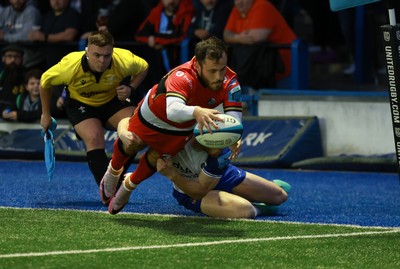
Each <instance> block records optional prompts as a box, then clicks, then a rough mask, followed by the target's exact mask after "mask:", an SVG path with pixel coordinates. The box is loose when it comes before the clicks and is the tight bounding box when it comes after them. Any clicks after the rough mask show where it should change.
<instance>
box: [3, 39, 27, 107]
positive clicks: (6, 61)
mask: <svg viewBox="0 0 400 269" xmlns="http://www.w3.org/2000/svg"><path fill="white" fill-rule="evenodd" d="M2 55H3V56H2V58H1V59H2V63H3V70H1V72H0V111H3V110H4V109H5V108H6V107H8V106H11V105H13V104H15V102H16V100H17V96H18V95H19V94H20V93H23V92H24V75H25V71H26V68H25V67H24V66H23V64H22V61H23V56H24V49H23V48H22V47H20V46H19V45H16V44H10V45H8V46H6V47H4V48H3V50H2Z"/></svg>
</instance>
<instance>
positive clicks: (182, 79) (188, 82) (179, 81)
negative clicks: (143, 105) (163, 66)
mask: <svg viewBox="0 0 400 269" xmlns="http://www.w3.org/2000/svg"><path fill="white" fill-rule="evenodd" d="M165 88H166V97H167V98H168V97H170V96H171V97H177V98H180V99H182V100H183V101H184V102H185V104H186V103H187V101H188V96H189V95H190V92H191V91H192V88H193V79H192V78H191V77H189V74H188V73H187V72H184V71H181V70H177V71H175V72H172V73H171V75H170V76H169V77H168V79H167V80H166V81H165Z"/></svg>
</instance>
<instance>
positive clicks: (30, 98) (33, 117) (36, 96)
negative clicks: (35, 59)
mask: <svg viewBox="0 0 400 269" xmlns="http://www.w3.org/2000/svg"><path fill="white" fill-rule="evenodd" d="M41 76H42V71H41V70H39V69H32V70H30V71H28V73H26V76H25V89H26V91H25V92H24V93H21V94H19V95H18V97H17V100H16V102H15V104H13V105H12V106H11V107H7V108H6V109H5V110H3V112H2V117H3V119H4V120H9V121H18V122H35V121H38V120H39V119H40V115H41V114H42V106H41V103H40V90H39V85H40V77H41Z"/></svg>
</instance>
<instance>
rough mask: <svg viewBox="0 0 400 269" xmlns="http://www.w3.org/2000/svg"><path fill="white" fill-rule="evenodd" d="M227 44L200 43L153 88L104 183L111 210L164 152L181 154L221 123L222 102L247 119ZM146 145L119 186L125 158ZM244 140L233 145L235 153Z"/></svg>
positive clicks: (229, 111) (117, 209) (118, 144)
mask: <svg viewBox="0 0 400 269" xmlns="http://www.w3.org/2000/svg"><path fill="white" fill-rule="evenodd" d="M227 61H228V58H227V47H226V44H225V43H224V42H223V41H222V40H220V39H218V38H216V37H211V38H209V39H206V40H203V41H201V42H199V43H198V44H197V45H196V48H195V56H194V57H193V58H192V59H191V60H190V61H188V62H186V63H184V64H182V65H180V66H178V67H176V68H174V69H173V70H171V71H170V72H169V73H168V74H166V75H165V76H164V77H163V78H162V79H161V81H160V83H159V84H157V85H155V86H153V88H152V89H151V90H150V91H149V92H148V93H147V95H146V96H145V98H144V99H143V100H142V101H141V103H140V104H139V105H138V107H137V108H136V110H135V113H134V114H133V116H132V117H131V118H130V120H129V126H128V131H130V132H131V135H132V137H131V138H130V139H133V140H134V141H135V143H131V146H129V147H127V146H126V145H127V143H123V141H122V140H121V139H117V140H116V141H115V143H114V152H113V156H112V159H111V161H110V164H109V166H108V169H107V172H106V173H105V175H104V177H103V179H102V181H101V183H100V196H101V200H102V202H103V203H104V204H108V203H109V208H108V211H109V212H110V213H111V214H116V213H118V212H120V211H121V210H122V209H123V207H124V206H125V204H126V203H128V201H129V197H130V195H131V192H132V190H133V189H135V188H136V186H137V185H138V184H139V183H140V182H142V181H143V180H145V179H147V178H148V177H150V176H151V175H153V174H154V173H155V172H156V168H155V167H156V163H157V159H158V158H159V157H160V156H164V155H168V156H175V155H176V154H177V153H178V152H179V151H180V150H182V149H183V148H184V146H185V144H186V142H187V141H188V140H189V139H190V138H191V136H192V134H193V128H194V126H195V124H196V123H198V124H199V128H200V129H202V127H203V126H204V127H205V128H207V129H208V130H209V131H211V129H210V126H214V127H215V128H217V126H216V124H215V122H214V121H216V120H221V119H220V118H219V117H218V114H219V113H220V112H219V111H218V110H217V109H216V107H217V106H220V105H222V107H223V111H224V113H226V114H229V115H231V116H234V117H236V118H237V119H239V120H241V119H242V103H241V88H240V84H239V82H238V80H237V76H236V73H235V72H234V71H232V70H231V69H230V68H229V67H228V66H227ZM146 146H148V147H149V150H148V151H147V153H146V154H144V155H143V156H142V157H141V159H140V162H139V164H138V166H137V168H136V170H135V171H134V172H133V173H128V174H126V175H125V179H124V181H123V183H122V184H121V186H120V188H119V189H118V191H116V186H117V184H118V179H119V176H120V174H121V173H122V171H123V166H124V164H125V162H126V161H127V160H128V159H129V158H130V157H131V156H132V155H134V154H136V153H137V152H138V151H140V150H142V149H144V148H145V147H146ZM239 147H240V141H239V142H238V143H237V144H236V145H233V146H231V150H232V152H233V153H232V154H233V155H235V154H236V153H237V151H238V149H239Z"/></svg>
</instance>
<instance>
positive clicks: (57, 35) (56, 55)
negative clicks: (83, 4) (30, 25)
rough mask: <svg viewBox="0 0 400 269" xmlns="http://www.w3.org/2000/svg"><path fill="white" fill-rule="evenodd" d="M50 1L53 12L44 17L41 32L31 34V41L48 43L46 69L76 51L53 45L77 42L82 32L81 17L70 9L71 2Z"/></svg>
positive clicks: (34, 31)
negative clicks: (80, 31)
mask: <svg viewBox="0 0 400 269" xmlns="http://www.w3.org/2000/svg"><path fill="white" fill-rule="evenodd" d="M49 1H50V6H51V10H50V11H48V12H47V13H46V14H45V15H44V17H43V23H42V25H41V27H40V30H39V29H37V30H32V31H31V32H30V33H29V40H30V41H41V42H45V43H46V45H45V49H46V53H45V55H46V68H49V67H50V66H53V65H54V64H56V63H57V62H58V61H60V60H61V58H62V57H63V56H64V55H66V54H68V53H69V52H71V51H72V50H75V48H72V47H68V46H65V45H62V46H53V44H61V43H65V42H70V41H76V40H77V38H78V34H79V30H80V16H79V13H78V12H77V11H76V10H75V9H73V8H71V7H69V2H70V0H49ZM74 46H75V45H74Z"/></svg>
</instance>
